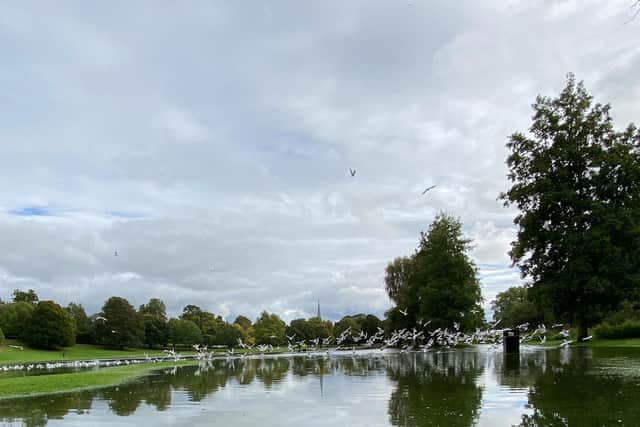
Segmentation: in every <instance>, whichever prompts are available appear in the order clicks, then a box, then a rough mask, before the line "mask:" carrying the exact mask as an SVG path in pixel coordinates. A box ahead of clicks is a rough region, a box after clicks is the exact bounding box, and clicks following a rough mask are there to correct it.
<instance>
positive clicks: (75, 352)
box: [0, 340, 164, 364]
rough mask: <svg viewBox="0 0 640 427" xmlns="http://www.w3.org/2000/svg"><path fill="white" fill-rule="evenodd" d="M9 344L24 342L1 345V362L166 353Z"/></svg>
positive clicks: (145, 350) (142, 350) (111, 357)
mask: <svg viewBox="0 0 640 427" xmlns="http://www.w3.org/2000/svg"><path fill="white" fill-rule="evenodd" d="M9 345H23V344H22V343H20V342H16V341H13V340H7V342H5V343H4V344H3V345H0V364H7V363H25V362H42V361H49V360H93V359H118V358H131V357H144V355H145V353H146V354H148V355H149V356H162V355H164V353H162V352H161V351H159V350H147V349H127V350H116V349H109V348H105V347H100V346H96V345H89V344H76V345H74V346H73V347H68V348H65V349H63V350H41V349H36V348H29V347H26V346H23V347H24V350H18V349H15V348H11V347H9Z"/></svg>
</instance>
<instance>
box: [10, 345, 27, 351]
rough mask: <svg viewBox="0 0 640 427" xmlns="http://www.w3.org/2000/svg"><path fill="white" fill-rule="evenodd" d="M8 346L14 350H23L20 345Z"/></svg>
mask: <svg viewBox="0 0 640 427" xmlns="http://www.w3.org/2000/svg"><path fill="white" fill-rule="evenodd" d="M9 347H11V348H15V349H16V350H24V347H22V346H21V345H9Z"/></svg>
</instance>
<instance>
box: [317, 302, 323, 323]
mask: <svg viewBox="0 0 640 427" xmlns="http://www.w3.org/2000/svg"><path fill="white" fill-rule="evenodd" d="M318 319H320V320H322V317H321V316H320V298H318Z"/></svg>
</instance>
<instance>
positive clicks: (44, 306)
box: [24, 301, 75, 348]
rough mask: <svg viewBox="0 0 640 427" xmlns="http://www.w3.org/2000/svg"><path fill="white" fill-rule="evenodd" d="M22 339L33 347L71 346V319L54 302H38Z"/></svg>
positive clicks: (72, 326)
mask: <svg viewBox="0 0 640 427" xmlns="http://www.w3.org/2000/svg"><path fill="white" fill-rule="evenodd" d="M24 338H25V341H26V342H27V343H28V344H29V345H31V346H33V347H40V348H59V347H67V346H70V345H73V344H74V343H75V335H74V324H73V318H72V317H71V315H70V314H69V313H68V312H67V311H65V310H64V309H63V308H62V307H60V306H59V305H58V304H56V303H55V302H53V301H40V302H39V303H38V304H37V305H36V308H35V310H34V312H33V315H32V316H31V321H30V322H29V325H28V326H27V330H26V331H25V336H24Z"/></svg>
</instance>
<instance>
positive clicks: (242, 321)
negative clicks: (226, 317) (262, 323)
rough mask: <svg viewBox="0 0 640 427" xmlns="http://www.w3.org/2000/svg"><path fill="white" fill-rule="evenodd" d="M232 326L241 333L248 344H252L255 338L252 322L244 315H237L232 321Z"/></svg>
mask: <svg viewBox="0 0 640 427" xmlns="http://www.w3.org/2000/svg"><path fill="white" fill-rule="evenodd" d="M233 326H234V327H235V328H236V329H237V330H238V331H240V333H241V334H242V337H241V338H242V340H243V341H244V342H245V343H247V344H250V345H254V344H255V342H256V340H255V337H254V331H253V323H252V322H251V320H250V319H249V318H248V317H246V316H242V315H240V316H238V317H236V320H234V321H233Z"/></svg>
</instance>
